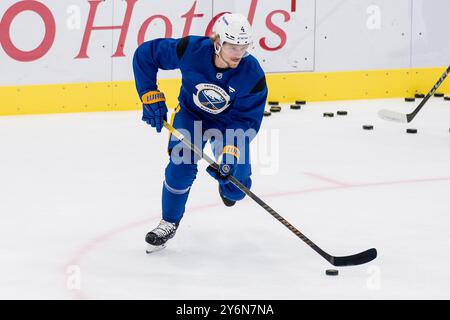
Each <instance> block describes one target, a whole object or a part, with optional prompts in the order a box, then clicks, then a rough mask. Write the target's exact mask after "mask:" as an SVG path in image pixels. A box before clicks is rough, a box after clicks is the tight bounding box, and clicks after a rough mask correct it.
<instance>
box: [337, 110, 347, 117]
mask: <svg viewBox="0 0 450 320" xmlns="http://www.w3.org/2000/svg"><path fill="white" fill-rule="evenodd" d="M336 113H337V115H338V116H346V115H347V111H342V110H341V111H338V112H336Z"/></svg>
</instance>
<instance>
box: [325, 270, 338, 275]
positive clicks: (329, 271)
mask: <svg viewBox="0 0 450 320" xmlns="http://www.w3.org/2000/svg"><path fill="white" fill-rule="evenodd" d="M325 274H326V275H327V276H337V275H338V274H339V271H338V270H336V269H328V270H326V271H325Z"/></svg>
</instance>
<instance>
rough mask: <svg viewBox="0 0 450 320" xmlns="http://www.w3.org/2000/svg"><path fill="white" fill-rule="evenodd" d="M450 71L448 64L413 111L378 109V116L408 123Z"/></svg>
mask: <svg viewBox="0 0 450 320" xmlns="http://www.w3.org/2000/svg"><path fill="white" fill-rule="evenodd" d="M449 73H450V66H449V67H448V68H447V70H445V71H444V73H443V74H442V76H441V77H440V78H439V80H438V81H437V82H436V84H435V85H434V87H433V88H431V90H430V92H428V94H427V95H426V96H425V98H423V100H422V101H421V102H420V104H419V105H418V106H417V108H415V109H414V110H413V112H411V113H408V114H404V113H399V112H395V111H390V110H384V109H383V110H380V111H379V112H378V115H379V116H380V118H382V119H384V120H390V121H396V122H403V123H408V122H411V121H412V119H414V117H415V116H416V115H417V114H418V113H419V111H420V109H422V107H423V106H424V105H425V103H426V102H427V101H428V99H430V97H431V96H432V95H433V94H434V93H435V92H436V90H437V89H438V88H439V86H440V85H441V84H442V82H444V80H445V78H447V75H448V74H449Z"/></svg>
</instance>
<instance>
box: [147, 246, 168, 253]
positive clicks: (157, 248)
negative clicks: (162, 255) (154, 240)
mask: <svg viewBox="0 0 450 320" xmlns="http://www.w3.org/2000/svg"><path fill="white" fill-rule="evenodd" d="M165 247H166V245H165V244H162V245H160V246H153V245H151V244H147V249H146V250H145V252H146V253H148V254H149V253H153V252H157V251H161V250H162V249H164V248H165Z"/></svg>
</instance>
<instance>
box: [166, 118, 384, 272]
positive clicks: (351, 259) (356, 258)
mask: <svg viewBox="0 0 450 320" xmlns="http://www.w3.org/2000/svg"><path fill="white" fill-rule="evenodd" d="M164 127H165V128H166V129H167V130H169V131H170V133H172V134H173V135H174V136H175V137H176V138H177V139H178V140H180V141H181V142H182V143H183V144H184V145H185V146H187V147H188V148H189V149H190V150H192V151H193V152H194V153H195V154H197V155H198V156H200V157H201V158H203V159H205V160H206V162H208V163H209V164H210V165H211V166H212V167H213V168H214V169H216V170H219V165H218V164H217V163H216V162H215V161H214V160H213V159H211V158H210V157H209V156H208V155H207V154H204V153H203V151H202V150H200V149H199V148H197V147H196V146H195V145H194V144H193V143H192V142H190V141H189V140H188V139H186V137H185V136H184V135H182V134H181V133H180V132H179V131H178V130H177V129H175V128H174V127H172V126H171V125H170V124H169V123H167V122H166V121H164ZM228 179H229V180H230V182H231V183H233V184H234V185H235V186H236V187H237V188H239V189H240V190H241V191H242V192H244V193H245V194H246V195H248V196H249V197H250V198H252V199H253V200H254V201H255V202H256V203H257V204H259V205H260V206H261V207H263V208H264V210H266V211H267V212H268V213H270V214H271V215H272V216H273V217H274V218H275V219H277V220H278V221H280V222H281V223H282V224H283V225H284V226H285V227H286V228H288V229H289V230H290V231H291V232H292V233H294V234H295V235H296V236H297V237H299V238H300V239H301V240H303V241H304V242H305V243H306V244H307V245H309V246H310V247H311V248H312V249H313V250H314V251H316V252H317V253H318V254H320V255H321V256H322V257H323V258H325V260H327V261H328V262H329V263H331V264H332V265H334V266H338V267H340V266H353V265H359V264H363V263H367V262H369V261H372V260H373V259H375V258H376V257H377V250H376V249H375V248H372V249H369V250H366V251H363V252H360V253H357V254H354V255H350V256H344V257H335V256H332V255H330V254H328V253H326V252H325V251H323V250H322V249H321V248H319V247H318V246H317V245H316V244H315V243H314V242H312V241H311V240H310V239H308V238H307V237H306V236H305V235H304V234H303V233H301V232H300V231H299V230H297V228H295V227H294V226H293V225H292V224H290V223H289V222H288V221H287V220H286V219H284V218H283V217H282V216H280V215H279V214H278V213H277V212H276V211H275V210H273V209H272V208H271V207H269V205H268V204H266V203H265V202H264V201H262V200H261V199H260V198H259V197H258V196H256V195H255V194H254V193H253V192H251V191H250V190H249V189H248V188H247V187H245V186H244V185H243V184H242V183H240V182H239V180H237V179H236V178H235V177H234V176H228Z"/></svg>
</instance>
